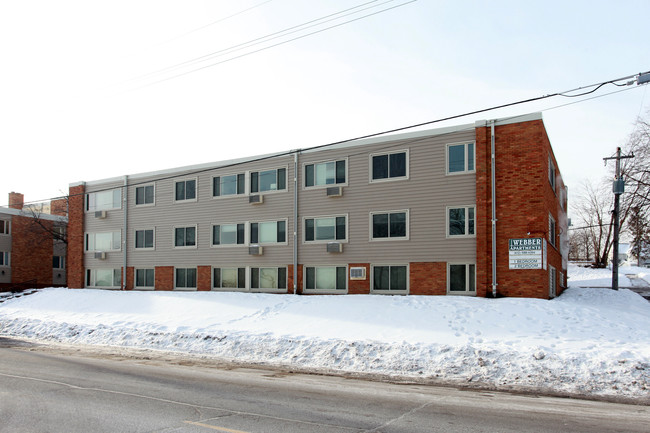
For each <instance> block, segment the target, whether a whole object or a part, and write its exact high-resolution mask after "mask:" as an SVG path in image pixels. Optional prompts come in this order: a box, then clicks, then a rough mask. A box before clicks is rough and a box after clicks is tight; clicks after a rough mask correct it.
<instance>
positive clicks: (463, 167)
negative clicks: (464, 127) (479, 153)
mask: <svg viewBox="0 0 650 433" xmlns="http://www.w3.org/2000/svg"><path fill="white" fill-rule="evenodd" d="M471 171H474V143H461V144H448V145H447V174H453V173H465V172H471Z"/></svg>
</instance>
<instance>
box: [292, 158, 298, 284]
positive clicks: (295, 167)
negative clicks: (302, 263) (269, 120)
mask: <svg viewBox="0 0 650 433" xmlns="http://www.w3.org/2000/svg"><path fill="white" fill-rule="evenodd" d="M299 152H300V151H299V150H297V151H296V152H295V153H294V154H293V294H294V295H297V294H298V153H299Z"/></svg>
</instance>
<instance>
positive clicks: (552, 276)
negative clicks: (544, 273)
mask: <svg viewBox="0 0 650 433" xmlns="http://www.w3.org/2000/svg"><path fill="white" fill-rule="evenodd" d="M556 294H557V274H556V271H555V268H554V267H553V266H551V265H549V266H548V296H549V298H554V297H555V295H556Z"/></svg>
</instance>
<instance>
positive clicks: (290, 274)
mask: <svg viewBox="0 0 650 433" xmlns="http://www.w3.org/2000/svg"><path fill="white" fill-rule="evenodd" d="M302 269H303V267H302V265H298V285H297V286H296V289H297V290H298V293H300V294H302V293H303V290H302V289H303V284H302ZM287 293H293V265H287Z"/></svg>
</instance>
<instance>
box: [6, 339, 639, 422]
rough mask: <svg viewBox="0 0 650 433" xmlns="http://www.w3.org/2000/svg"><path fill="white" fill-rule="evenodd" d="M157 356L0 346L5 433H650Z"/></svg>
mask: <svg viewBox="0 0 650 433" xmlns="http://www.w3.org/2000/svg"><path fill="white" fill-rule="evenodd" d="M150 355H151V356H149V357H148V358H149V359H146V358H147V357H146V356H145V357H143V356H140V358H141V359H133V358H132V357H125V356H107V355H106V352H104V353H103V354H99V355H98V354H97V353H94V354H93V353H86V352H78V351H77V350H76V349H74V348H73V349H56V348H54V349H53V348H51V347H49V348H48V347H41V346H33V345H31V344H28V343H22V342H20V341H17V340H10V339H5V338H0V432H12V433H14V432H29V433H39V432H48V433H56V432H65V433H77V432H79V433H81V432H83V433H89V432H110V433H117V432H161V433H162V432H165V433H168V432H198V433H210V432H229V433H241V432H243V433H261V432H265V433H276V432H277V433H280V432H282V433H293V432H301V433H303V432H316V433H330V432H345V433H361V432H368V433H369V432H376V433H379V432H384V433H406V432H409V433H417V432H446V433H454V432H517V433H524V432H590V433H593V432H648V431H650V407H648V406H635V405H626V404H617V403H606V402H596V401H586V400H577V399H569V398H552V397H539V396H534V395H516V394H510V393H500V392H485V391H469V390H458V389H454V388H446V387H433V386H421V385H395V384H387V383H379V382H371V381H364V380H356V379H348V378H342V377H329V376H319V375H305V374H293V373H287V372H281V371H273V370H264V369H249V368H239V367H233V366H230V367H229V366H218V365H213V364H210V363H208V362H200V361H192V360H187V361H183V360H182V359H181V358H178V359H177V360H176V361H173V362H170V360H169V359H165V357H163V356H161V357H158V356H156V355H155V354H154V353H151V354H150ZM179 359H180V361H179ZM181 364H186V365H181Z"/></svg>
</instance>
